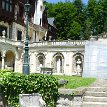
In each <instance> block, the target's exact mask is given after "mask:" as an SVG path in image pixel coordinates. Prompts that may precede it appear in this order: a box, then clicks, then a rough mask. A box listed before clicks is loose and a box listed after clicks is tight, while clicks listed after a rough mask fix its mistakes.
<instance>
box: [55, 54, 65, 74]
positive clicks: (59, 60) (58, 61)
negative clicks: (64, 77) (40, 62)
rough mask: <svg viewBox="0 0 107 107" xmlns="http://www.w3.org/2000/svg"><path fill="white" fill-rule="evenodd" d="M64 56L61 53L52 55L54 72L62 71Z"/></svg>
mask: <svg viewBox="0 0 107 107" xmlns="http://www.w3.org/2000/svg"><path fill="white" fill-rule="evenodd" d="M63 66H64V57H63V55H62V54H61V53H57V54H55V55H54V72H56V73H63Z"/></svg>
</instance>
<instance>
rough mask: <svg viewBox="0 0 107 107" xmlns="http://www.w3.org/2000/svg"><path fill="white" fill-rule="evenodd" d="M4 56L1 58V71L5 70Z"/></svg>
mask: <svg viewBox="0 0 107 107" xmlns="http://www.w3.org/2000/svg"><path fill="white" fill-rule="evenodd" d="M4 58H5V57H4V56H2V69H4V68H5V61H4Z"/></svg>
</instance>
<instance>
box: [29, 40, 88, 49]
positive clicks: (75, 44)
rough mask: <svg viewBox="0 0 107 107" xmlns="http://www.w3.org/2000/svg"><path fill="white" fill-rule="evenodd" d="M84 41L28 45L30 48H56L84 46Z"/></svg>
mask: <svg viewBox="0 0 107 107" xmlns="http://www.w3.org/2000/svg"><path fill="white" fill-rule="evenodd" d="M85 43H86V41H85V40H84V41H83V40H72V41H43V42H34V43H30V44H29V46H30V47H44V46H47V47H51V46H54V47H58V46H63V47H64V46H85Z"/></svg>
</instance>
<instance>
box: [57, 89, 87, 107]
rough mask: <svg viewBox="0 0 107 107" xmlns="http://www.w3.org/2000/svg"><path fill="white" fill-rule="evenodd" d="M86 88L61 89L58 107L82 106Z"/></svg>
mask: <svg viewBox="0 0 107 107" xmlns="http://www.w3.org/2000/svg"><path fill="white" fill-rule="evenodd" d="M85 90H86V89H85V88H78V89H59V94H60V96H59V98H58V100H57V104H56V107H81V106H82V101H83V95H84V92H85Z"/></svg>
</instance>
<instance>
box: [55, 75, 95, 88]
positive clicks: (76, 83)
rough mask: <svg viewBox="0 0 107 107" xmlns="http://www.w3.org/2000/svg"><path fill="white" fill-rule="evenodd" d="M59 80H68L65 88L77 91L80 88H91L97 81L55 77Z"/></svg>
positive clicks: (72, 77) (93, 79)
mask: <svg viewBox="0 0 107 107" xmlns="http://www.w3.org/2000/svg"><path fill="white" fill-rule="evenodd" d="M55 77H56V78H57V79H62V78H63V79H64V80H67V81H68V83H67V84H65V85H64V86H63V88H67V89H75V88H78V87H85V86H89V85H90V84H91V83H93V82H94V81H95V80H96V79H95V78H82V77H76V76H55Z"/></svg>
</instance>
